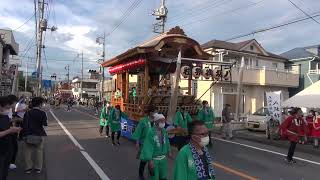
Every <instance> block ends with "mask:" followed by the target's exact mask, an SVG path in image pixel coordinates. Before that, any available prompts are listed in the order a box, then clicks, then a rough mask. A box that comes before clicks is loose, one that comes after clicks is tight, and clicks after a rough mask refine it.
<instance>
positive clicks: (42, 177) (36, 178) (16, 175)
mask: <svg viewBox="0 0 320 180" xmlns="http://www.w3.org/2000/svg"><path fill="white" fill-rule="evenodd" d="M22 152H23V149H22V142H19V152H18V155H17V159H16V165H17V167H18V168H17V169H14V170H9V176H8V180H46V163H45V162H46V160H45V159H44V164H43V170H42V172H41V174H35V173H34V172H33V173H32V174H30V175H27V174H25V173H24V160H23V155H22ZM44 158H45V156H44Z"/></svg>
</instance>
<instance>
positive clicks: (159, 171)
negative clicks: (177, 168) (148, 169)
mask: <svg viewBox="0 0 320 180" xmlns="http://www.w3.org/2000/svg"><path fill="white" fill-rule="evenodd" d="M162 134H163V136H164V138H163V141H164V143H163V145H162V146H161V144H160V139H159V137H158V135H157V132H156V129H155V127H152V128H150V130H149V132H148V134H147V136H146V138H145V140H144V144H143V148H142V151H141V155H140V159H141V160H142V161H151V160H152V161H153V163H154V176H152V177H151V179H152V180H159V179H167V174H168V160H167V155H168V154H169V152H170V142H169V138H168V133H167V131H166V130H165V129H164V128H162Z"/></svg>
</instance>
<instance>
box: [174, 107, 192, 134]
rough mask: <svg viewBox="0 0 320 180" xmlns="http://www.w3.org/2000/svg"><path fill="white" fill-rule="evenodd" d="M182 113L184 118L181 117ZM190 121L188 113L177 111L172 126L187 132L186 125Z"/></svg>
mask: <svg viewBox="0 0 320 180" xmlns="http://www.w3.org/2000/svg"><path fill="white" fill-rule="evenodd" d="M183 113H184V116H183ZM191 121H192V118H191V116H190V114H189V113H188V112H181V111H177V112H176V116H175V120H174V125H176V126H179V127H181V128H183V129H185V130H188V124H189V123H190V122H191Z"/></svg>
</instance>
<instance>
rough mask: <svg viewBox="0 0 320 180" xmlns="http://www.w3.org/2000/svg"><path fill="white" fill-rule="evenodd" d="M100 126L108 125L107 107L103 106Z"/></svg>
mask: <svg viewBox="0 0 320 180" xmlns="http://www.w3.org/2000/svg"><path fill="white" fill-rule="evenodd" d="M100 126H108V114H107V107H105V106H103V107H102V109H101V113H100Z"/></svg>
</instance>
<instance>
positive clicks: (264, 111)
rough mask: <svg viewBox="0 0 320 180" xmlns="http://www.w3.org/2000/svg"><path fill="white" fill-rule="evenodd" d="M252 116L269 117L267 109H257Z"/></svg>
mask: <svg viewBox="0 0 320 180" xmlns="http://www.w3.org/2000/svg"><path fill="white" fill-rule="evenodd" d="M253 115H256V116H266V115H269V111H268V108H265V107H262V108H260V109H258V110H257V111H256V112H255V113H253Z"/></svg>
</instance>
